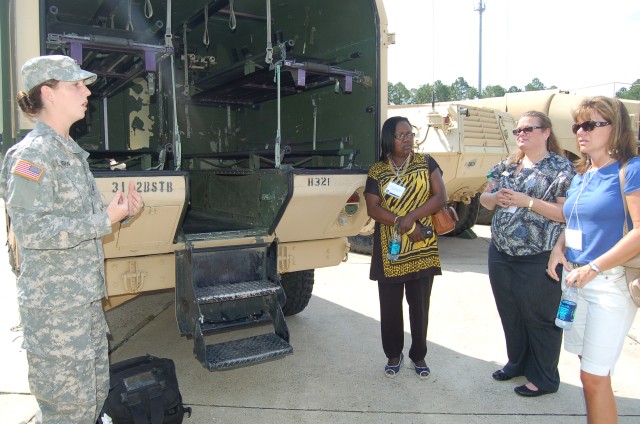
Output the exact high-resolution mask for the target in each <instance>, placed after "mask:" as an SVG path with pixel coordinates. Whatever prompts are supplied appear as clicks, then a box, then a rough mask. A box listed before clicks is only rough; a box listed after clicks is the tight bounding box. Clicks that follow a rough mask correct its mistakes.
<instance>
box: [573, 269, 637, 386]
mask: <svg viewBox="0 0 640 424" xmlns="http://www.w3.org/2000/svg"><path fill="white" fill-rule="evenodd" d="M567 274H568V273H567V271H566V270H565V271H563V273H562V291H563V292H564V291H565V290H566V289H567V286H566V282H565V278H566V277H567ZM637 310H638V308H637V307H636V305H635V303H633V300H631V296H630V295H629V289H628V288H627V282H626V278H625V276H624V274H615V275H598V276H597V277H596V278H595V279H593V280H592V281H591V282H589V283H588V284H587V285H586V286H584V287H582V288H581V289H579V290H578V306H577V308H576V314H575V320H574V322H573V328H572V329H571V330H569V331H565V332H564V348H565V350H567V351H568V352H571V353H575V354H576V355H581V356H582V361H581V365H580V369H581V370H582V371H585V372H588V373H589V374H593V375H599V376H607V375H612V374H613V370H614V367H615V364H616V362H617V361H618V358H619V357H620V353H621V352H622V346H623V345H624V340H625V338H626V337H627V334H628V333H629V329H630V328H631V325H632V324H633V320H634V318H635V316H636V311H637Z"/></svg>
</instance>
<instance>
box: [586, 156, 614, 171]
mask: <svg viewBox="0 0 640 424" xmlns="http://www.w3.org/2000/svg"><path fill="white" fill-rule="evenodd" d="M611 162H613V158H609V160H608V161H606V162H605V163H604V164H603V165H602V166H599V167H597V168H596V169H594V170H593V172H594V173H595V172H596V171H597V170H598V169H602V168H604V167H605V166H607V165H609V164H610V163H611ZM591 168H593V162H591V164H590V165H589V169H587V172H591Z"/></svg>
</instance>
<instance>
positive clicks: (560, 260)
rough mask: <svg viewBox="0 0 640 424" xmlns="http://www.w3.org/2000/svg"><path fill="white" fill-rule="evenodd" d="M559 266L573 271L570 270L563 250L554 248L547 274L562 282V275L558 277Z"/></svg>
mask: <svg viewBox="0 0 640 424" xmlns="http://www.w3.org/2000/svg"><path fill="white" fill-rule="evenodd" d="M558 265H562V266H563V267H564V269H566V270H567V271H571V268H569V262H567V258H565V257H564V253H562V250H560V249H556V248H554V249H553V250H552V251H551V255H550V256H549V262H548V263H547V274H549V277H551V278H553V279H554V280H556V281H560V275H558V272H557V271H558ZM561 275H562V274H561Z"/></svg>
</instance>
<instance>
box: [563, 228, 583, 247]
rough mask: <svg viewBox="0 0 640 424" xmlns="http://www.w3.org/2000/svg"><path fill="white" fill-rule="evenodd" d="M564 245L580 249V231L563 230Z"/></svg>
mask: <svg viewBox="0 0 640 424" xmlns="http://www.w3.org/2000/svg"><path fill="white" fill-rule="evenodd" d="M564 245H565V246H567V247H568V248H570V249H574V250H582V231H581V230H570V229H568V228H567V229H566V230H564Z"/></svg>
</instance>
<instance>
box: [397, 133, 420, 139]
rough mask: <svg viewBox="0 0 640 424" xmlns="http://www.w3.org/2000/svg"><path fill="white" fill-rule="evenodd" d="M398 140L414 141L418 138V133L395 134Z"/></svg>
mask: <svg viewBox="0 0 640 424" xmlns="http://www.w3.org/2000/svg"><path fill="white" fill-rule="evenodd" d="M393 136H394V137H395V138H396V140H400V141H404V140H413V139H414V138H416V133H395V134H394V135H393Z"/></svg>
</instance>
